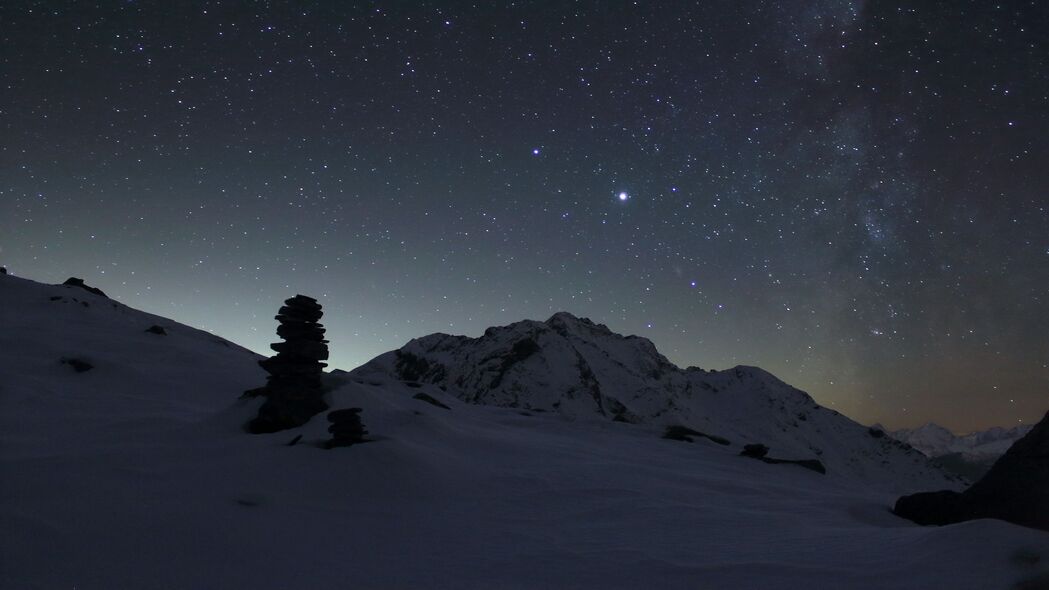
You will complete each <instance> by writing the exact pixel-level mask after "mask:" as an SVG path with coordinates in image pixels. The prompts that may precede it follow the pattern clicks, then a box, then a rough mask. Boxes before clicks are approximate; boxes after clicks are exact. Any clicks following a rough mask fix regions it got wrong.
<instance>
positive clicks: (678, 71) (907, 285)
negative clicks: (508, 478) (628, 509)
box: [0, 0, 1049, 432]
mask: <svg viewBox="0 0 1049 590" xmlns="http://www.w3.org/2000/svg"><path fill="white" fill-rule="evenodd" d="M0 22H2V23H3V26H2V27H0V39H2V48H0V264H3V265H5V266H7V267H8V269H9V270H10V271H11V272H12V274H18V275H20V276H24V277H27V278H32V279H35V280H40V281H45V282H60V281H62V280H64V279H65V278H66V277H68V276H79V277H82V278H84V279H85V280H86V281H87V282H88V283H89V284H91V285H95V286H98V287H100V288H102V289H103V290H105V291H106V292H107V293H109V294H110V295H111V296H112V297H114V298H116V299H119V300H121V301H123V302H125V303H127V304H129V305H132V306H134V307H137V308H140V309H143V310H146V311H150V312H153V313H158V314H161V315H165V316H168V317H171V318H173V319H176V320H178V321H181V322H183V323H187V324H190V325H193V326H196V327H201V328H204V329H208V330H211V331H214V332H215V333H217V334H219V335H222V336H224V337H226V338H229V339H231V340H234V341H236V342H238V343H241V344H244V345H246V346H248V347H249V348H252V349H254V350H257V351H260V352H263V353H266V352H267V345H268V343H269V342H272V341H274V340H275V339H276V337H275V334H274V330H275V322H274V320H273V319H272V318H273V315H274V314H275V312H276V310H277V308H278V307H279V305H280V303H281V301H282V300H283V299H285V298H287V297H290V296H292V295H294V294H296V293H304V294H307V295H311V296H314V297H317V298H318V299H319V300H320V302H321V303H322V304H323V305H324V307H325V311H326V315H325V318H324V320H323V321H324V323H325V324H326V326H327V327H328V337H329V339H330V341H331V344H330V346H331V350H332V361H331V364H332V366H333V367H340V368H346V369H349V368H352V367H354V366H357V365H358V364H361V363H363V362H365V361H367V360H368V359H369V358H371V357H373V356H374V355H377V354H379V353H382V352H384V351H386V350H390V349H392V348H396V347H399V346H401V345H402V344H404V343H405V342H406V341H407V340H409V339H411V338H413V337H418V336H422V335H425V334H429V333H432V332H437V331H441V332H450V333H462V334H468V335H479V334H480V333H481V332H483V330H484V329H485V328H486V327H488V326H490V325H502V324H507V323H511V322H514V321H517V320H520V319H524V318H533V319H546V318H547V317H548V316H549V315H551V314H552V313H553V312H555V311H559V310H567V311H570V312H572V313H574V314H576V315H580V316H586V317H590V318H591V319H593V320H594V321H597V322H601V323H605V324H607V325H608V326H609V327H610V328H612V329H613V330H615V331H618V332H622V333H634V334H639V335H643V336H646V337H648V338H650V339H651V340H653V341H654V342H655V344H656V345H657V347H658V348H659V349H660V350H661V351H662V352H663V353H664V354H665V355H666V356H668V357H669V358H670V359H671V360H672V361H674V362H676V363H678V364H680V365H682V366H685V365H698V366H701V367H704V368H716V369H720V368H728V367H731V366H733V365H736V364H751V365H757V366H761V367H763V368H765V369H767V370H770V371H772V372H773V373H775V374H776V375H778V376H779V377H781V378H782V379H784V380H785V381H787V382H789V383H791V384H793V385H795V386H797V387H799V388H801V389H804V390H806V391H809V392H810V393H811V394H812V395H813V396H814V397H815V398H816V400H817V401H819V402H820V403H822V404H824V405H827V406H830V407H832V408H835V409H837V410H839V411H841V412H843V413H845V414H847V415H849V416H851V417H853V418H854V419H857V420H859V421H861V422H865V423H871V422H875V421H879V422H882V423H883V424H885V425H887V426H889V427H891V428H894V427H909V426H916V425H919V424H922V423H924V422H926V421H928V420H934V421H936V422H938V423H941V424H943V425H945V426H947V427H949V428H952V429H954V430H956V431H962V432H964V431H969V430H974V429H978V428H985V427H988V426H992V425H1015V424H1017V423H1018V422H1028V423H1029V422H1033V421H1036V420H1037V419H1038V418H1039V417H1040V416H1041V414H1042V413H1044V412H1045V410H1046V409H1047V407H1049V133H1047V132H1049V4H1047V3H1044V2H1039V1H1030V2H1028V1H1023V2H1021V1H1002V2H985V1H976V0H949V1H948V0H938V1H932V0H930V1H929V2H905V1H902V0H899V1H889V0H886V1H874V0H870V1H867V2H862V1H832V0H789V1H783V2H775V1H750V0H747V1H739V2H735V1H728V0H713V1H708V2H697V3H685V2H657V1H642V0H639V1H636V2H582V1H580V2H509V3H508V2H477V3H474V4H471V3H468V2H427V1H419V2H354V3H350V2H321V1H313V2H308V1H302V2H247V1H243V2H232V1H231V2H217V1H201V2H139V1H134V0H125V1H115V0H114V1H111V2H110V1H98V2H84V1H77V2H73V1H61V0H48V1H39V2H30V1H18V0H15V1H12V2H4V3H3V4H2V5H0Z"/></svg>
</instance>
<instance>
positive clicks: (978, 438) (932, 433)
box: [872, 422, 1034, 479]
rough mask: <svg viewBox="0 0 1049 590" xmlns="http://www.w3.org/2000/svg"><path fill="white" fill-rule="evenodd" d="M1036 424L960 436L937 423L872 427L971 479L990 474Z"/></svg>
mask: <svg viewBox="0 0 1049 590" xmlns="http://www.w3.org/2000/svg"><path fill="white" fill-rule="evenodd" d="M1033 427H1034V426H1033V425H1030V424H1025V425H1023V426H1016V427H1013V428H1002V427H994V428H989V429H987V430H981V431H979V432H971V433H969V434H961V435H959V434H954V433H953V432H951V431H950V430H948V429H946V428H944V427H943V426H940V425H939V424H936V423H934V422H929V423H927V424H925V425H924V426H919V427H918V428H911V429H906V428H905V429H901V430H895V431H888V430H886V429H885V428H884V427H883V426H882V425H880V424H875V425H874V426H872V428H874V429H878V430H882V431H884V432H886V433H887V434H888V435H889V436H891V437H892V438H894V439H896V440H898V441H901V442H905V443H907V444H909V445H910V446H911V447H913V448H914V449H916V450H918V451H919V452H921V453H922V454H924V455H925V456H926V457H929V458H930V459H933V460H934V461H933V462H934V463H936V464H937V465H940V466H941V467H943V468H945V469H947V470H948V471H951V472H953V473H956V474H959V475H963V476H965V477H967V478H969V479H976V478H979V477H980V476H982V475H983V474H984V473H986V471H987V470H988V469H990V467H991V465H992V464H994V462H995V460H997V459H998V457H1001V456H1002V454H1004V453H1005V452H1006V451H1007V450H1009V447H1011V446H1012V444H1013V443H1014V442H1016V441H1017V440H1019V439H1020V438H1022V437H1023V436H1024V435H1025V434H1027V433H1028V432H1030V431H1031V429H1032V428H1033Z"/></svg>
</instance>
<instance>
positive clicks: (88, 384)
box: [0, 276, 1049, 590]
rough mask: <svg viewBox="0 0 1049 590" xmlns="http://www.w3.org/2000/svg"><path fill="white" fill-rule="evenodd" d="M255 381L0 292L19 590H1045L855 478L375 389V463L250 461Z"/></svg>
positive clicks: (218, 357)
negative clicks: (915, 521) (1034, 589)
mask: <svg viewBox="0 0 1049 590" xmlns="http://www.w3.org/2000/svg"><path fill="white" fill-rule="evenodd" d="M52 297H60V298H63V299H56V300H54V301H52V300H51V298H52ZM74 299H75V301H74ZM84 302H86V303H87V304H88V305H87V306H84V305H83V303H84ZM154 324H159V325H161V326H164V327H166V328H167V332H168V334H167V335H166V336H162V335H159V334H152V333H148V332H145V329H147V328H149V327H150V326H152V325H154ZM333 344H334V345H337V343H333ZM61 358H78V359H81V360H84V361H85V362H89V363H90V364H92V365H93V367H94V368H92V369H90V370H88V371H86V372H81V373H77V372H76V371H75V369H74V368H73V367H72V366H71V365H69V364H62V363H61V362H60V359H61ZM256 360H257V357H256V356H255V355H253V354H251V353H249V352H247V351H245V350H243V349H240V348H238V347H236V346H234V345H230V344H228V343H224V342H223V341H221V340H220V339H217V338H215V337H214V336H212V335H210V334H207V333H204V332H200V331H197V330H193V329H190V328H187V327H185V326H181V325H179V324H176V323H174V322H172V321H170V320H165V319H164V318H159V317H156V316H152V315H149V314H144V313H141V312H138V311H135V310H133V309H129V308H127V307H124V306H122V305H120V304H114V302H112V301H109V300H107V299H104V298H101V297H95V296H93V295H90V294H87V293H82V292H81V291H79V290H74V289H67V288H64V287H53V286H47V285H40V284H36V283H31V282H29V281H24V280H20V279H15V278H14V277H8V276H0V588H18V589H21V588H29V589H33V588H40V589H51V588H78V589H81V590H93V589H112V588H136V589H153V588H156V589H160V588H163V589H181V588H186V589H196V588H259V589H267V588H274V589H276V588H342V587H353V588H457V589H463V588H465V589H469V588H485V589H489V588H613V589H614V588H640V587H653V586H654V587H658V588H665V589H675V588H744V589H745V588H770V587H775V588H844V589H848V588H861V589H862V588H902V589H907V588H914V589H917V588H938V587H951V588H956V589H962V590H965V589H977V588H979V589H989V588H991V589H993V588H1009V587H1012V585H1013V584H1014V583H1016V582H1018V581H1021V580H1029V579H1031V578H1033V577H1035V576H1038V575H1039V574H1044V573H1045V572H1046V571H1047V567H1046V564H1047V562H1049V536H1047V535H1046V534H1045V533H1040V532H1038V531H1034V530H1029V529H1023V528H1021V527H1017V526H1014V525H1010V524H1007V523H1003V522H998V521H986V520H985V521H975V522H968V523H964V524H960V525H954V526H948V527H943V528H923V527H918V526H914V525H912V524H911V523H909V522H908V521H905V520H902V519H899V518H896V517H894V516H893V515H892V514H890V513H889V507H890V506H891V505H892V503H893V501H894V500H895V497H896V496H895V495H894V494H891V493H888V492H885V491H883V490H880V489H876V488H871V487H869V486H867V485H865V484H863V483H862V482H857V481H854V480H851V479H849V478H847V477H845V476H843V475H841V474H834V473H833V472H832V473H828V474H827V475H826V476H824V475H819V474H817V473H813V472H811V471H808V470H805V469H800V468H797V467H795V466H792V465H767V464H764V463H761V462H758V461H754V460H751V459H746V458H742V457H739V456H738V454H737V453H738V446H737V445H733V446H732V447H725V446H720V445H717V444H714V443H713V442H710V441H707V440H703V439H697V441H696V442H695V443H693V444H687V443H684V442H678V441H671V440H664V439H661V438H659V437H658V432H654V431H653V429H652V427H650V426H648V425H633V424H626V423H619V422H613V421H609V420H597V419H593V420H583V419H578V418H573V417H571V416H565V415H563V414H560V413H555V412H534V411H531V412H530V411H524V410H522V409H520V408H517V409H514V408H505V407H495V406H482V405H476V404H468V403H464V402H462V401H460V400H459V399H457V398H456V397H454V396H452V395H450V393H449V392H445V391H442V390H441V388H440V386H438V385H433V384H418V383H406V382H403V381H401V380H399V379H397V378H393V377H390V376H386V375H382V374H373V375H371V376H370V377H369V378H367V379H364V378H360V377H346V376H342V377H341V378H333V380H338V379H341V380H342V381H343V384H342V386H341V387H338V388H337V389H335V390H334V391H333V392H332V393H331V394H330V400H329V401H330V403H331V406H332V408H333V409H338V408H345V407H350V406H356V407H361V408H363V413H362V416H363V419H364V423H365V425H366V426H367V427H368V429H369V430H370V431H371V433H372V436H373V437H374V438H375V442H372V443H368V444H364V445H357V446H354V447H351V448H343V449H336V450H331V451H326V450H322V449H320V448H318V447H317V445H316V443H318V442H320V441H321V440H323V439H325V438H327V436H328V435H327V432H326V431H325V427H326V422H325V420H324V416H323V415H321V416H317V417H316V418H315V419H314V420H313V421H311V422H310V423H308V424H307V425H305V426H304V427H302V428H299V429H296V430H293V431H287V432H280V433H275V434H270V435H248V434H246V433H245V432H244V431H243V429H242V426H243V424H244V423H245V422H246V421H247V420H248V419H249V418H250V417H251V416H252V415H253V414H254V413H255V412H256V411H257V410H258V406H259V404H260V403H261V400H258V399H254V400H238V399H237V398H238V396H239V395H240V392H241V391H243V390H244V389H247V388H250V387H254V386H257V385H259V384H261V382H262V380H263V378H264V374H263V373H262V371H261V369H259V367H258V366H257V365H256ZM419 393H426V394H428V395H430V396H432V397H433V398H435V399H437V400H439V401H440V402H442V403H444V404H445V405H446V406H448V409H444V408H440V407H437V406H434V405H431V404H429V403H426V402H425V401H421V400H419V399H415V396H416V395H418V394H419ZM299 435H301V436H302V439H301V440H300V442H299V443H298V444H296V445H294V446H288V445H287V443H288V442H289V441H291V440H293V438H294V437H296V436H299Z"/></svg>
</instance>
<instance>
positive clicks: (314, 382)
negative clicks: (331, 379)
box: [246, 295, 328, 433]
mask: <svg viewBox="0 0 1049 590" xmlns="http://www.w3.org/2000/svg"><path fill="white" fill-rule="evenodd" d="M322 315H324V312H322V311H321V306H320V304H319V303H317V300H316V299H313V298H312V297H306V296H305V295H296V296H295V297H292V298H291V299H288V300H286V301H285V302H284V306H283V307H281V308H280V311H279V312H278V313H277V316H276V320H277V321H278V322H280V325H279V326H277V335H278V336H280V337H281V338H283V339H284V342H276V343H274V344H271V345H270V348H272V349H273V350H274V351H276V352H277V354H276V355H275V356H272V357H270V358H268V359H263V360H261V361H259V365H261V366H262V368H263V369H265V370H266V372H267V373H269V374H270V375H269V377H268V378H267V379H266V386H265V387H263V388H261V390H251V391H249V392H246V394H247V395H259V394H261V395H263V396H265V397H266V401H265V403H263V404H262V407H261V408H259V415H258V417H257V418H255V419H254V420H252V421H251V422H250V423H249V424H248V430H249V431H250V432H254V433H263V432H276V431H278V430H285V429H287V428H295V427H296V426H301V425H303V424H305V423H306V422H308V421H309V419H310V418H312V417H313V416H314V415H316V414H319V413H320V412H323V411H324V410H326V409H328V404H327V403H325V401H324V391H323V389H322V386H321V375H322V373H323V369H324V367H326V366H327V364H326V363H324V362H322V361H324V360H327V358H328V341H327V340H325V339H324V326H322V325H321V324H320V323H318V320H320V319H321V316H322Z"/></svg>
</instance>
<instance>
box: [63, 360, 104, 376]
mask: <svg viewBox="0 0 1049 590" xmlns="http://www.w3.org/2000/svg"><path fill="white" fill-rule="evenodd" d="M60 362H61V363H62V364H63V365H69V366H70V367H73V370H74V371H76V372H77V373H86V372H88V371H90V370H91V369H94V368H95V365H92V364H91V363H89V362H87V361H85V360H84V359H78V358H68V357H67V358H62V359H61V361H60Z"/></svg>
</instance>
